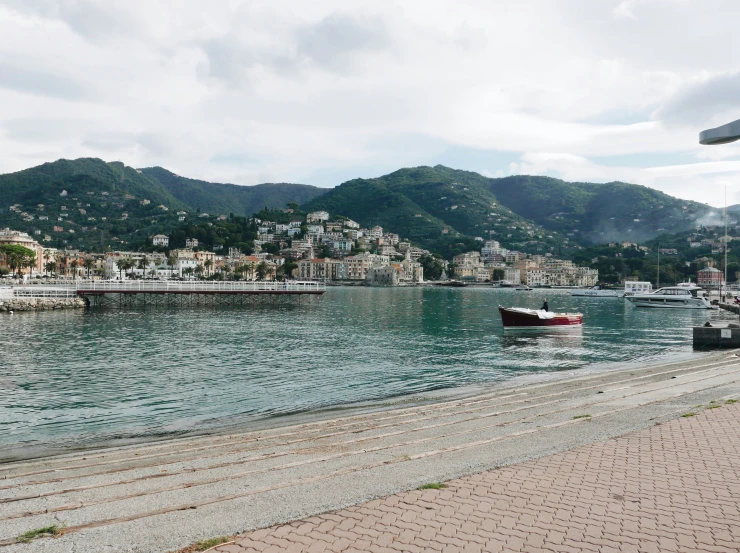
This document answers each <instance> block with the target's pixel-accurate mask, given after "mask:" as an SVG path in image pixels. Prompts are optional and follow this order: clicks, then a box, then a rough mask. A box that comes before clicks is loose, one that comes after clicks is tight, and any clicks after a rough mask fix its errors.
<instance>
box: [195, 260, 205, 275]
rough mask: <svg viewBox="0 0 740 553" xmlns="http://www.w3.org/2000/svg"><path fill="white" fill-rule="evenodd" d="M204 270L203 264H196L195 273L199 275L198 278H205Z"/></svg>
mask: <svg viewBox="0 0 740 553" xmlns="http://www.w3.org/2000/svg"><path fill="white" fill-rule="evenodd" d="M203 271H204V268H203V265H201V264H200V263H198V265H196V267H195V274H196V275H198V278H203Z"/></svg>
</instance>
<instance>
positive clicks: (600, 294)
mask: <svg viewBox="0 0 740 553" xmlns="http://www.w3.org/2000/svg"><path fill="white" fill-rule="evenodd" d="M570 295H571V296H586V297H589V298H621V297H622V296H623V295H624V292H620V291H619V290H604V289H603V288H601V287H600V286H592V287H591V288H579V289H577V290H571V292H570Z"/></svg>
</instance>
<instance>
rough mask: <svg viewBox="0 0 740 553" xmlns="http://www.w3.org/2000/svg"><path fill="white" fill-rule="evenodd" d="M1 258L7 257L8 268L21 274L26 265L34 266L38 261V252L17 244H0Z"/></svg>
mask: <svg viewBox="0 0 740 553" xmlns="http://www.w3.org/2000/svg"><path fill="white" fill-rule="evenodd" d="M0 258H3V259H5V264H6V265H7V266H8V268H9V269H10V270H11V271H13V272H15V273H17V274H18V275H19V276H20V274H21V270H22V269H23V268H24V267H33V266H34V265H35V263H36V252H34V251H33V250H31V249H29V248H26V247H24V246H18V245H16V244H2V245H0Z"/></svg>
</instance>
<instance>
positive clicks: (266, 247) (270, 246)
mask: <svg viewBox="0 0 740 553" xmlns="http://www.w3.org/2000/svg"><path fill="white" fill-rule="evenodd" d="M262 251H263V252H267V253H271V254H276V253H278V252H279V251H280V246H278V245H277V244H274V243H272V242H265V243H264V244H262Z"/></svg>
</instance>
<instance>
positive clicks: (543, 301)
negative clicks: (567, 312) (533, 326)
mask: <svg viewBox="0 0 740 553" xmlns="http://www.w3.org/2000/svg"><path fill="white" fill-rule="evenodd" d="M542 311H550V308H549V307H548V305H547V298H545V299H544V300H542Z"/></svg>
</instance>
